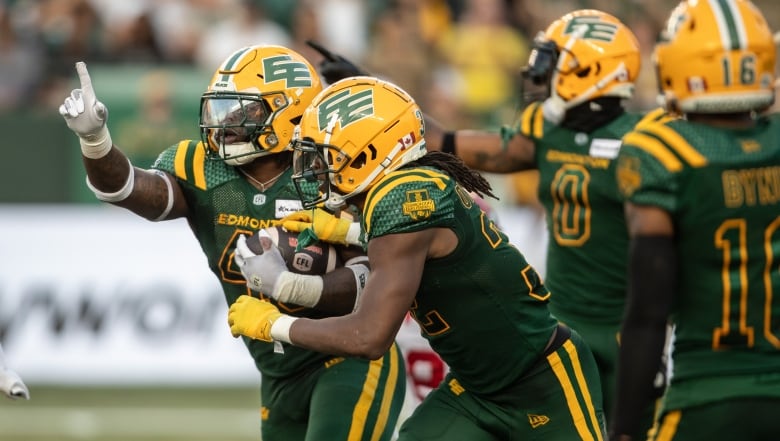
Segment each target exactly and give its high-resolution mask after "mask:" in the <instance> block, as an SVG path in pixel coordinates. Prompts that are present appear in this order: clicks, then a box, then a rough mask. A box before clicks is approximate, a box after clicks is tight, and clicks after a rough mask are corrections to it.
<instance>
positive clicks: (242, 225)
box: [152, 140, 333, 378]
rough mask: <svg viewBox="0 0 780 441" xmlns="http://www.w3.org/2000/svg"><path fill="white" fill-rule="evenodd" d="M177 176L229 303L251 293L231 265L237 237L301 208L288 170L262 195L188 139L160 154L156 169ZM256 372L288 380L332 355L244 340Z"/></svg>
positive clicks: (294, 308) (294, 311)
mask: <svg viewBox="0 0 780 441" xmlns="http://www.w3.org/2000/svg"><path fill="white" fill-rule="evenodd" d="M152 167H153V168H155V169H158V170H162V171H165V172H168V173H170V174H171V175H173V176H175V177H176V179H177V181H178V183H179V185H180V187H181V189H182V191H183V192H184V196H185V198H186V200H187V204H188V205H189V208H190V216H189V217H188V218H187V220H188V222H189V225H190V228H191V229H192V231H193V233H194V234H195V237H196V238H197V240H198V242H199V243H200V246H201V249H202V250H203V253H204V254H205V255H206V258H207V260H208V265H209V268H210V269H211V271H212V272H213V273H214V274H215V275H216V276H217V279H218V280H219V282H220V283H221V284H222V289H223V291H224V293H225V297H226V300H227V302H228V305H230V304H232V303H233V302H234V301H235V300H236V299H237V298H238V297H239V296H240V295H242V294H249V293H250V292H249V288H247V286H246V281H245V280H244V278H243V276H242V275H241V271H240V270H239V268H238V267H237V266H236V264H235V262H234V261H233V252H234V249H235V243H236V240H237V239H238V237H239V235H241V234H245V235H247V236H249V235H251V234H253V233H254V232H255V231H257V230H260V229H263V228H267V227H269V226H271V224H270V222H271V221H272V220H274V219H278V218H281V217H283V216H286V215H288V214H290V213H293V212H295V211H297V210H301V209H302V204H301V202H300V199H299V197H298V193H297V192H296V191H295V187H294V186H293V184H292V181H291V179H290V175H291V173H292V170H291V169H290V170H287V171H285V172H284V174H283V175H282V176H281V177H280V179H279V180H278V181H277V183H276V184H275V185H274V186H272V187H271V188H269V189H268V190H267V191H265V192H260V191H259V190H258V189H256V188H255V187H253V186H252V185H251V184H250V183H249V182H248V181H247V180H246V179H244V178H243V177H242V176H241V175H240V174H239V172H238V171H237V170H236V168H235V167H231V166H228V165H227V164H225V163H224V162H222V161H211V160H208V159H206V150H205V148H204V147H203V145H202V144H201V143H200V142H198V141H190V140H184V141H181V142H180V143H179V144H178V145H175V146H172V147H170V148H168V149H167V150H165V151H164V152H162V153H161V154H160V156H159V157H158V158H157V161H156V162H155V163H154V165H153V166H152ZM267 300H269V301H271V302H273V303H274V304H276V305H277V306H278V307H279V309H280V310H281V311H282V312H283V313H285V314H290V315H294V316H298V317H311V318H320V317H321V316H320V315H318V314H317V313H316V312H315V311H314V310H312V309H309V308H304V307H302V306H298V305H287V304H280V303H278V302H276V301H274V300H273V299H270V298H269V299H267ZM244 343H245V344H246V345H247V347H248V349H249V352H250V353H251V355H252V358H253V359H254V360H255V364H256V366H257V368H258V369H259V370H260V371H261V372H262V374H263V375H264V376H268V377H274V378H284V377H287V376H289V375H293V374H296V373H299V372H300V371H301V369H305V368H306V366H314V365H322V364H323V363H324V361H325V360H328V359H331V358H333V356H332V355H330V356H329V355H326V354H320V353H317V352H313V351H308V350H306V349H301V348H298V347H295V346H291V345H285V347H284V354H283V355H282V354H276V353H274V345H273V344H271V343H266V342H263V341H260V340H253V339H249V338H246V337H244Z"/></svg>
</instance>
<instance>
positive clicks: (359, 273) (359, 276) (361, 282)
mask: <svg viewBox="0 0 780 441" xmlns="http://www.w3.org/2000/svg"><path fill="white" fill-rule="evenodd" d="M344 267H345V268H349V269H350V270H352V273H354V274H355V306H353V307H352V310H353V311H356V310H357V307H358V303H360V296H361V295H362V294H363V288H365V287H366V282H367V281H368V274H369V273H370V272H371V270H369V269H368V267H367V266H366V265H363V264H362V263H354V264H349V265H344Z"/></svg>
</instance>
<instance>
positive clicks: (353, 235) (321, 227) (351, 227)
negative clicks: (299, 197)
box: [278, 208, 360, 245]
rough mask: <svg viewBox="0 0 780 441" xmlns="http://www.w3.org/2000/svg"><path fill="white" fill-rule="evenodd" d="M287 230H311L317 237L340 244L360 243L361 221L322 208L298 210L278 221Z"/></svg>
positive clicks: (300, 231)
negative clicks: (338, 215) (354, 220)
mask: <svg viewBox="0 0 780 441" xmlns="http://www.w3.org/2000/svg"><path fill="white" fill-rule="evenodd" d="M278 224H279V225H281V226H282V227H283V228H284V229H285V230H288V231H294V232H296V233H302V232H303V231H305V230H309V231H310V232H311V233H314V235H315V236H316V239H318V240H324V241H325V242H330V243H335V244H339V245H360V223H358V222H353V221H352V218H351V216H347V215H346V214H343V215H342V217H336V216H335V215H333V214H331V213H329V212H327V211H325V210H323V209H321V208H314V209H312V210H303V211H298V212H295V213H292V214H289V215H287V216H285V217H283V218H282V219H280V220H279V221H278Z"/></svg>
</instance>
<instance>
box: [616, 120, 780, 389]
mask: <svg viewBox="0 0 780 441" xmlns="http://www.w3.org/2000/svg"><path fill="white" fill-rule="evenodd" d="M779 139H780V118H778V117H777V116H773V117H770V118H762V119H760V120H758V122H757V125H756V126H755V127H754V128H751V129H743V130H735V129H728V128H721V127H713V126H709V125H703V124H697V123H694V122H690V121H681V120H672V121H666V122H656V123H650V124H645V125H642V126H640V127H638V128H637V130H636V131H633V132H631V133H629V134H628V135H626V137H625V138H624V145H623V148H622V149H621V151H620V157H619V166H618V181H619V184H620V189H621V191H622V193H623V194H625V197H626V198H627V200H629V201H631V202H632V203H634V204H638V205H652V206H657V207H661V208H662V209H664V210H665V211H667V212H668V213H670V215H671V216H672V219H673V222H674V228H675V238H676V247H677V254H678V257H679V280H678V286H677V289H676V298H675V304H674V309H673V315H672V317H671V318H672V320H673V321H674V323H675V325H676V328H675V343H674V353H673V356H672V359H673V360H674V372H673V377H672V384H671V387H670V389H669V395H668V399H669V400H671V401H675V405H686V404H691V400H704V401H706V400H707V399H708V396H709V398H713V397H720V398H723V397H724V396H726V395H729V394H732V395H733V394H737V395H742V396H761V395H774V396H780V388H769V387H765V386H762V385H761V382H760V381H744V379H745V377H751V376H759V377H760V376H761V375H766V374H769V373H777V372H780V301H778V295H777V293H775V288H778V289H780V272H778V268H777V266H778V262H780V142H778V140H779ZM663 276H664V275H663V274H659V275H658V277H663ZM715 378H717V379H718V381H721V382H723V381H727V380H726V379H727V378H730V379H731V380H728V381H732V383H730V384H732V386H734V387H727V386H726V385H725V384H724V383H721V384H720V386H719V387H712V384H709V386H707V387H706V388H700V389H701V390H699V391H698V392H697V394H696V395H695V396H694V395H693V394H691V397H690V398H687V397H685V396H679V397H678V396H676V394H675V392H674V391H675V390H676V389H677V388H676V387H675V386H676V385H682V384H690V383H691V382H696V381H697V380H698V381H707V380H708V379H715ZM740 378H742V379H743V380H740ZM742 383H744V384H742ZM700 384H704V382H702V383H700ZM737 384H739V386H736V385H737Z"/></svg>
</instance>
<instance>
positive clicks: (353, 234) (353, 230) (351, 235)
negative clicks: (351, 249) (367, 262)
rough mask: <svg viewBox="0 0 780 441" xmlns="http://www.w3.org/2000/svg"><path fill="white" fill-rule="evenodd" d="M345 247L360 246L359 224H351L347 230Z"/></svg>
mask: <svg viewBox="0 0 780 441" xmlns="http://www.w3.org/2000/svg"><path fill="white" fill-rule="evenodd" d="M345 239H346V241H347V245H362V244H361V243H360V222H352V224H351V225H350V226H349V228H348V229H347V236H346V238H345Z"/></svg>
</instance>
